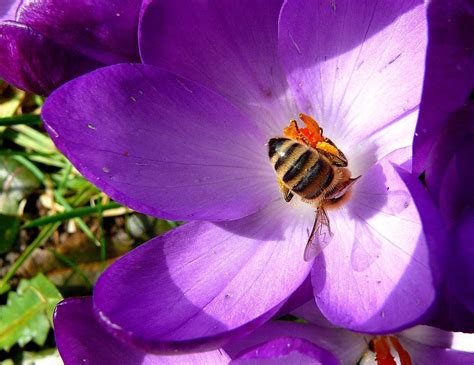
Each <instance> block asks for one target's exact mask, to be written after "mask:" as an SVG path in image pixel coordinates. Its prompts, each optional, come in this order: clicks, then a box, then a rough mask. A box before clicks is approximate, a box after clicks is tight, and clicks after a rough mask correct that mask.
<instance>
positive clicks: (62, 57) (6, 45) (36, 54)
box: [0, 21, 101, 95]
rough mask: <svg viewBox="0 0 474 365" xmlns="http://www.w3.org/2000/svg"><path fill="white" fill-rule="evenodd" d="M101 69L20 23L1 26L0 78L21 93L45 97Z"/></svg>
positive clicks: (5, 23) (92, 62)
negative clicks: (72, 81)
mask: <svg viewBox="0 0 474 365" xmlns="http://www.w3.org/2000/svg"><path fill="white" fill-rule="evenodd" d="M100 66H101V64H100V63H98V62H96V61H93V60H91V59H89V58H87V57H84V56H82V55H80V54H78V53H77V52H75V51H73V50H67V49H65V48H64V47H62V46H60V45H59V44H57V43H55V42H54V41H52V40H51V39H48V38H46V37H44V36H43V35H42V34H40V33H38V32H37V31H35V30H34V29H32V28H30V27H27V26H25V25H23V24H19V23H16V22H13V21H8V22H2V23H1V24H0V75H1V77H2V78H3V79H4V80H5V81H7V82H8V83H11V84H13V85H15V86H17V87H19V88H21V89H23V90H27V91H30V92H34V93H38V94H44V95H46V94H49V93H50V92H51V91H52V90H54V89H55V88H56V87H58V86H59V85H61V84H62V83H64V82H66V81H67V80H69V79H71V78H73V77H76V76H78V75H81V74H83V73H85V72H88V71H90V70H92V69H94V68H97V67H100ZM46 75H47V76H46Z"/></svg>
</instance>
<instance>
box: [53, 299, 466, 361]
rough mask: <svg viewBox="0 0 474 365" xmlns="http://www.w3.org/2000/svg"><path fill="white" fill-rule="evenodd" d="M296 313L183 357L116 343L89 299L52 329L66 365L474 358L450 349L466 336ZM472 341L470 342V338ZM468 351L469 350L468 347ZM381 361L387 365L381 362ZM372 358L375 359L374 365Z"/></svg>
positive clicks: (70, 307)
mask: <svg viewBox="0 0 474 365" xmlns="http://www.w3.org/2000/svg"><path fill="white" fill-rule="evenodd" d="M295 314H297V315H299V316H302V317H303V318H305V319H306V320H308V321H309V323H295V322H286V321H271V322H269V323H267V324H264V325H263V326H262V327H260V328H258V329H257V330H256V331H255V332H253V333H250V334H249V335H247V336H244V337H241V338H236V339H234V340H233V341H231V342H230V343H228V344H226V345H225V346H224V348H223V349H218V350H213V351H208V352H203V353H192V354H185V355H176V354H174V355H173V354H168V355H153V354H147V353H145V352H143V351H142V350H139V349H137V348H134V347H131V346H128V345H126V344H124V343H122V342H120V341H118V340H117V339H116V338H114V337H113V336H112V335H110V334H109V333H108V332H107V331H106V330H105V329H104V328H103V327H102V326H101V325H100V324H99V322H97V321H96V318H95V317H94V313H93V309H92V300H91V298H74V299H67V300H65V301H63V302H61V303H60V304H59V305H58V306H57V307H56V312H55V315H54V327H55V335H56V342H57V346H58V349H59V352H60V354H61V357H62V358H63V360H64V363H65V365H70V364H74V365H75V364H79V363H87V364H117V363H120V364H123V365H132V364H133V365H137V364H147V365H149V364H150V365H151V364H228V363H229V362H230V363H232V364H240V363H245V364H266V363H269V364H296V363H300V364H324V365H333V364H334V365H336V364H347V365H353V364H356V363H357V364H362V365H368V364H374V365H375V364H377V365H383V364H385V365H389V364H393V365H395V362H394V360H395V359H397V360H398V361H399V362H398V363H400V364H402V365H408V364H410V362H407V360H408V361H411V364H417V365H420V364H430V365H431V364H450V365H457V364H459V365H461V364H462V365H464V364H467V363H471V362H472V361H473V360H474V354H472V353H467V352H463V351H456V350H453V349H452V347H453V346H460V345H461V346H462V344H460V343H459V342H460V340H461V339H463V337H464V336H463V335H462V334H452V333H447V332H444V331H441V330H438V329H436V328H433V327H427V326H417V327H413V328H410V329H408V330H405V331H403V332H401V333H397V334H392V335H389V336H370V335H364V334H361V333H355V332H350V331H347V330H344V329H341V328H337V327H334V326H332V325H331V324H330V323H329V322H327V321H326V320H325V319H324V318H323V317H322V316H321V314H320V313H319V312H318V311H317V309H316V307H315V306H314V304H313V303H308V304H306V305H305V306H303V307H301V308H299V309H298V310H297V311H295ZM470 339H471V341H472V337H471V338H470ZM467 340H468V341H469V338H467ZM464 342H466V338H465V339H464ZM468 346H469V344H468ZM464 347H465V345H464ZM387 349H389V350H391V351H392V353H393V355H392V354H390V352H389V351H387ZM470 349H471V350H473V348H472V344H471V348H470ZM467 350H469V349H467ZM384 357H385V359H384V360H385V362H382V360H383V358H384ZM376 359H378V360H379V362H378V363H377V360H376ZM359 361H360V362H359ZM391 361H392V362H391Z"/></svg>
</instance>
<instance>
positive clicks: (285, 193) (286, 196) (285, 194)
mask: <svg viewBox="0 0 474 365" xmlns="http://www.w3.org/2000/svg"><path fill="white" fill-rule="evenodd" d="M278 185H280V190H281V193H282V194H283V199H285V201H286V202H287V203H289V202H290V200H291V199H292V198H293V193H292V192H291V191H290V189H288V188H287V187H286V185H285V184H284V183H283V181H281V180H280V179H278Z"/></svg>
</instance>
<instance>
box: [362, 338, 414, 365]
mask: <svg viewBox="0 0 474 365" xmlns="http://www.w3.org/2000/svg"><path fill="white" fill-rule="evenodd" d="M371 344H372V347H373V352H374V353H375V360H376V361H377V365H396V364H397V362H396V360H395V357H394V356H393V354H392V351H391V349H393V350H394V351H393V352H396V353H397V354H398V358H399V360H400V364H401V365H412V362H411V357H410V354H409V353H408V352H407V351H406V350H405V349H404V348H403V346H402V345H401V344H400V341H398V338H397V337H395V336H378V337H375V338H374V339H372V340H371Z"/></svg>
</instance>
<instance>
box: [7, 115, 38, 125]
mask: <svg viewBox="0 0 474 365" xmlns="http://www.w3.org/2000/svg"><path fill="white" fill-rule="evenodd" d="M17 124H25V125H38V124H41V118H40V116H39V115H32V114H25V115H16V116H13V117H6V118H0V127H8V126H12V125H17Z"/></svg>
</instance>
